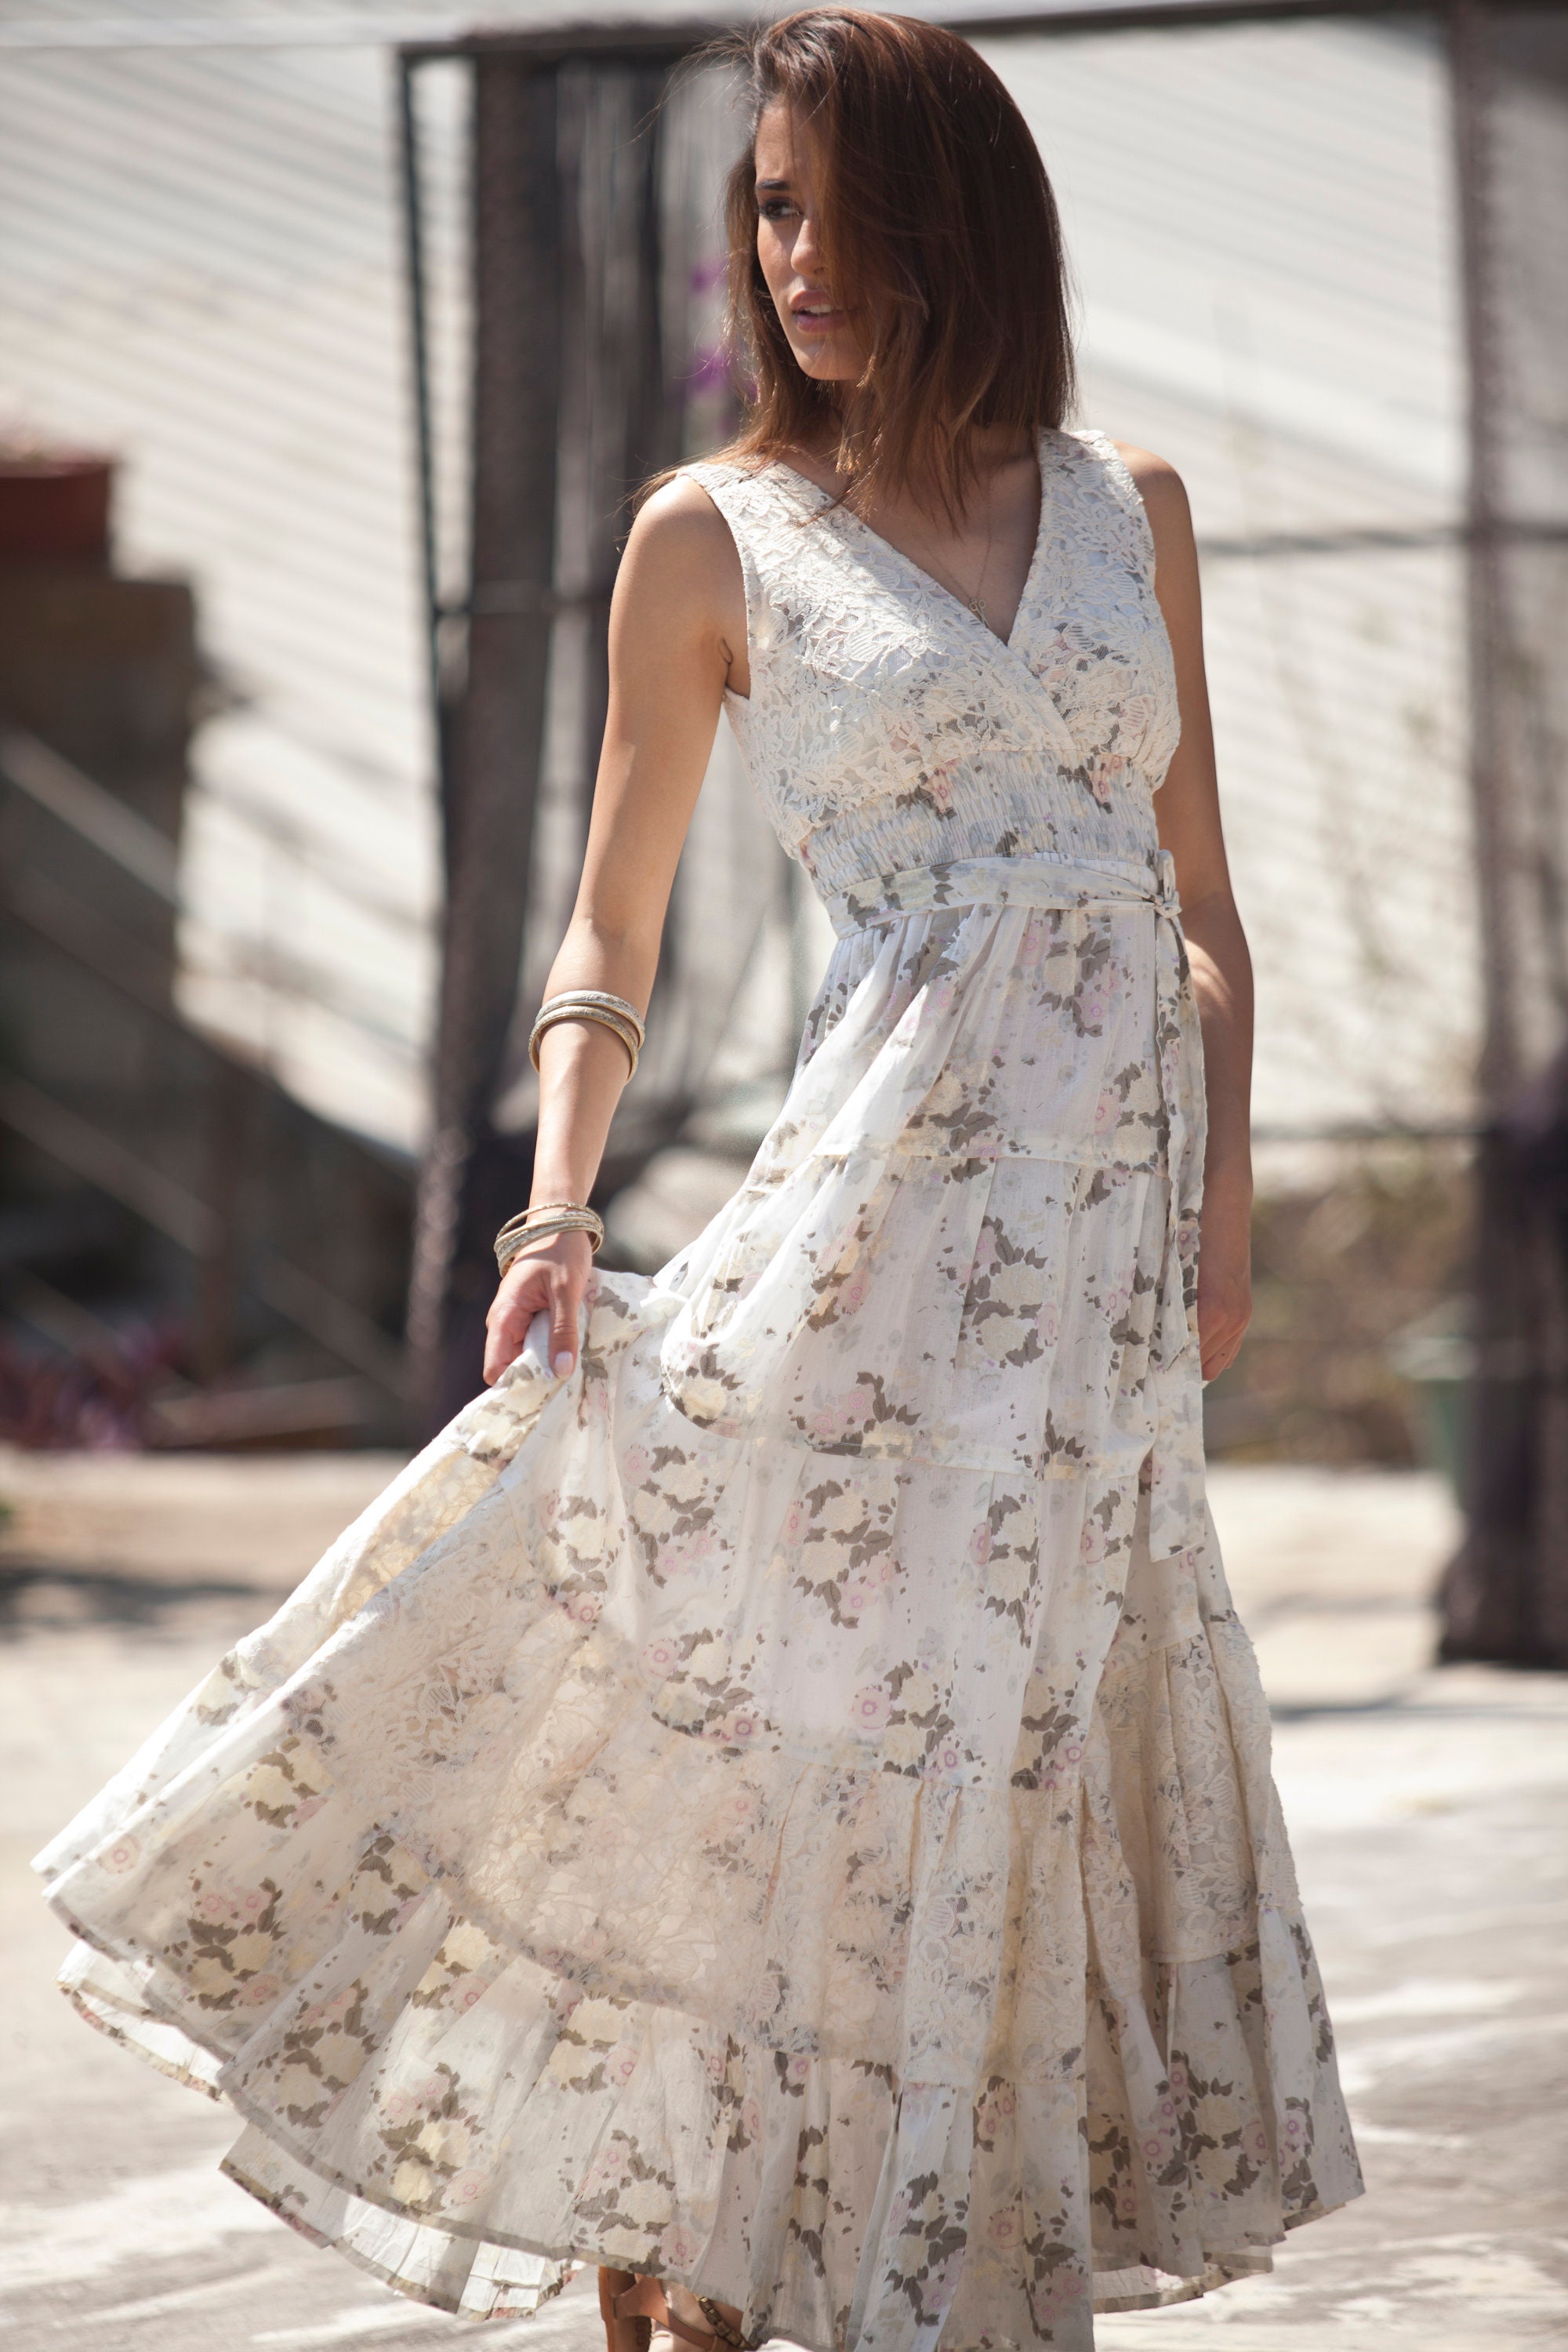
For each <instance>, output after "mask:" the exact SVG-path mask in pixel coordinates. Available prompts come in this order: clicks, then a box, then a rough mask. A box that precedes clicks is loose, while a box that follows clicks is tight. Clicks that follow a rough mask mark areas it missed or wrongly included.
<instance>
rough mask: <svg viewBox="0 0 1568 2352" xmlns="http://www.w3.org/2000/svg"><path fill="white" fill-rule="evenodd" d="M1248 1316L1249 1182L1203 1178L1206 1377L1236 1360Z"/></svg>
mask: <svg viewBox="0 0 1568 2352" xmlns="http://www.w3.org/2000/svg"><path fill="white" fill-rule="evenodd" d="M1251 1320H1252V1187H1251V1184H1250V1183H1249V1182H1247V1183H1243V1184H1229V1183H1227V1182H1226V1181H1225V1180H1224V1178H1223V1177H1215V1178H1213V1179H1210V1178H1208V1177H1205V1183H1204V1208H1203V1221H1202V1226H1201V1230H1200V1234H1199V1245H1198V1349H1199V1354H1200V1356H1201V1359H1202V1362H1203V1375H1204V1378H1205V1381H1213V1380H1217V1379H1218V1378H1219V1375H1220V1374H1221V1372H1223V1371H1226V1370H1228V1368H1229V1367H1230V1366H1231V1365H1232V1364H1233V1363H1234V1362H1235V1361H1236V1359H1237V1354H1238V1353H1239V1351H1240V1348H1241V1343H1242V1341H1243V1339H1245V1338H1246V1337H1247V1325H1248V1323H1250V1321H1251Z"/></svg>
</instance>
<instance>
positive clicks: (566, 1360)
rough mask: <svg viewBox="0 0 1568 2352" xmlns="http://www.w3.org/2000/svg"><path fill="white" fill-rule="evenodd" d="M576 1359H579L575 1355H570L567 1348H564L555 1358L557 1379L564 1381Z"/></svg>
mask: <svg viewBox="0 0 1568 2352" xmlns="http://www.w3.org/2000/svg"><path fill="white" fill-rule="evenodd" d="M576 1360H577V1359H576V1357H575V1356H572V1355H568V1353H567V1352H566V1349H564V1348H563V1349H562V1350H561V1353H560V1354H559V1355H558V1356H557V1357H556V1359H555V1377H556V1379H557V1380H558V1381H563V1380H564V1379H565V1377H566V1375H567V1373H568V1372H569V1371H570V1370H571V1369H572V1367H573V1365H574V1363H575V1362H576Z"/></svg>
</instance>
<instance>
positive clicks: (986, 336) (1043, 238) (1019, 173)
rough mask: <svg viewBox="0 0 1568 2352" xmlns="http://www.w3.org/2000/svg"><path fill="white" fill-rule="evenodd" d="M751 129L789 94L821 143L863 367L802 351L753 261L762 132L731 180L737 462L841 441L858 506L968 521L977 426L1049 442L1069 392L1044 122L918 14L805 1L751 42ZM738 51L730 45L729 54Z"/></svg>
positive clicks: (829, 231)
mask: <svg viewBox="0 0 1568 2352" xmlns="http://www.w3.org/2000/svg"><path fill="white" fill-rule="evenodd" d="M740 48H741V55H742V61H743V64H744V66H745V68H746V69H747V71H748V73H749V77H750V89H749V97H750V115H751V132H752V138H754V136H755V131H756V125H757V121H758V120H759V118H760V117H761V115H762V113H763V109H764V108H765V107H768V106H770V105H772V104H773V102H774V101H775V100H782V101H783V102H784V104H785V105H786V106H787V107H788V108H789V109H790V111H791V113H792V115H793V116H794V118H795V122H796V124H797V126H798V128H799V129H800V130H801V131H802V132H803V133H804V134H805V137H807V138H808V139H809V140H810V142H811V146H812V160H813V167H814V176H815V179H816V186H817V189H818V191H819V198H818V200H819V204H820V208H821V218H820V221H819V223H818V243H819V247H820V248H821V251H822V254H823V259H824V262H825V264H826V275H827V278H828V282H829V284H830V286H831V289H832V291H833V295H834V299H835V300H836V301H837V302H840V303H844V302H847V303H850V304H853V305H854V307H855V308H856V309H857V310H858V314H859V317H858V323H859V325H860V331H861V336H862V340H863V342H864V344H865V347H866V352H867V359H866V365H865V368H864V371H863V373H862V374H861V376H860V378H859V380H858V383H853V384H846V383H820V382H818V381H817V380H816V378H815V377H812V376H809V375H807V374H806V373H805V370H804V369H803V368H801V367H800V366H799V364H798V363H797V362H796V361H795V355H794V353H793V352H791V350H790V347H789V343H788V341H787V340H786V338H785V335H784V328H783V326H782V325H781V324H780V322H779V317H778V313H777V311H776V310H774V308H773V301H772V299H771V298H770V296H769V293H768V289H767V286H766V283H765V281H764V279H763V273H762V268H761V265H760V263H759V262H758V259H757V206H756V195H755V188H754V179H755V171H754V165H753V163H752V141H751V139H748V142H747V148H746V152H745V153H744V154H743V155H742V157H741V159H740V161H739V162H738V163H736V165H735V167H734V169H733V171H732V172H731V174H730V179H729V185H728V189H727V192H726V201H725V211H726V224H727V226H728V229H729V236H730V328H731V345H732V350H733V353H734V357H735V360H736V362H737V367H738V372H739V373H740V374H741V376H742V382H743V383H744V384H745V387H746V397H747V406H748V411H749V414H748V415H747V418H746V421H745V424H744V425H743V427H742V431H741V433H740V435H739V436H738V437H737V439H736V440H735V441H734V443H733V444H732V445H731V448H730V449H729V450H728V451H726V453H725V454H726V455H727V456H728V457H735V458H740V459H742V460H745V459H751V460H753V461H757V462H763V463H765V462H766V461H767V460H768V459H770V458H774V457H783V456H784V454H785V453H786V452H787V451H788V450H789V449H790V448H792V447H795V448H809V449H818V450H821V451H822V452H823V453H824V454H827V453H828V452H831V453H832V454H833V457H834V458H835V461H836V463H837V467H838V470H839V472H840V473H841V474H842V475H844V476H845V477H846V479H847V488H846V490H845V493H844V495H845V497H846V499H847V500H848V502H849V503H850V504H851V505H852V506H855V507H857V508H861V507H864V506H865V505H866V504H867V503H868V501H869V499H870V498H871V497H872V495H873V494H874V492H875V490H876V489H878V488H884V487H885V488H890V489H893V490H895V491H897V490H903V491H905V492H912V493H913V494H914V495H915V496H916V497H917V498H919V499H921V501H922V503H931V502H932V501H933V500H934V502H935V503H936V504H937V505H938V506H940V507H942V508H944V509H946V510H947V511H948V513H949V514H950V515H951V516H952V517H954V519H956V516H957V514H958V512H959V511H961V510H962V509H963V504H964V501H965V498H966V495H967V493H968V491H969V490H970V488H972V486H973V481H974V478H975V472H976V467H975V441H974V436H975V433H976V430H977V429H978V428H980V427H983V426H1000V427H1004V428H1011V429H1012V430H1013V431H1015V432H1016V433H1017V434H1018V436H1020V437H1023V436H1029V437H1031V438H1032V437H1033V436H1035V435H1036V434H1037V433H1038V432H1039V431H1040V430H1041V428H1042V427H1045V426H1055V425H1060V424H1061V422H1062V420H1063V417H1064V416H1065V415H1067V413H1068V409H1069V407H1070V404H1071V402H1072V398H1073V391H1074V383H1073V350H1072V333H1071V325H1070V320H1069V313H1068V304H1069V295H1068V271H1067V257H1066V255H1065V252H1064V250H1063V247H1062V236H1061V226H1060V223H1059V221H1058V215H1057V206H1056V199H1055V197H1054V196H1053V195H1052V194H1051V184H1050V181H1049V180H1048V178H1047V175H1046V167H1045V165H1044V163H1042V162H1041V160H1040V152H1039V150H1038V148H1037V146H1036V144H1035V142H1034V139H1033V137H1032V136H1031V134H1030V131H1029V128H1028V125H1027V124H1026V121H1024V118H1023V116H1022V115H1021V114H1020V113H1019V111H1018V109H1017V107H1016V105H1015V104H1014V102H1013V100H1012V99H1011V98H1010V97H1009V95H1008V93H1007V91H1006V90H1005V88H1004V87H1003V85H1002V83H1001V82H1000V81H999V80H998V79H997V77H996V75H995V74H994V73H993V71H992V70H991V68H990V67H989V66H988V65H987V64H986V63H985V61H984V58H982V57H980V56H979V55H978V53H977V52H976V51H975V50H974V49H973V48H971V47H970V46H969V44H968V42H967V41H962V40H960V39H959V38H958V37H957V36H956V35H955V34H952V33H949V32H945V31H943V30H942V27H940V26H936V25H927V24H921V23H920V22H919V21H918V20H917V19H915V18H914V17H911V16H880V15H872V14H870V13H869V12H868V11H865V10H861V9H858V8H846V7H826V8H805V9H802V10H801V12H800V13H799V14H798V15H797V16H786V17H784V19H783V20H782V21H781V22H779V23H777V24H773V25H769V26H765V27H763V28H761V29H759V30H758V31H756V32H755V33H753V34H751V35H749V36H746V37H743V39H742V43H741V45H740ZM734 53H735V51H734V49H733V48H731V55H733V54H734Z"/></svg>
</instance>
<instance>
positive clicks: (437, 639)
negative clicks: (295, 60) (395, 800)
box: [397, 57, 446, 763]
mask: <svg viewBox="0 0 1568 2352" xmlns="http://www.w3.org/2000/svg"><path fill="white" fill-rule="evenodd" d="M417 69H418V68H417V61H416V59H414V58H408V57H400V58H398V60H397V127H398V161H399V165H400V172H399V181H400V185H401V189H402V195H403V239H404V257H405V268H406V271H407V278H408V341H409V358H410V362H411V368H412V373H413V381H414V432H415V444H416V453H417V457H418V468H419V534H420V551H421V555H422V559H423V568H424V583H425V635H426V656H427V658H428V661H429V665H430V677H429V685H430V727H431V732H432V735H433V738H434V743H435V751H436V758H437V763H440V762H442V761H444V757H445V733H446V730H445V729H444V727H443V725H442V695H441V583H440V577H439V567H438V561H437V551H436V480H435V463H434V458H433V455H432V435H431V423H430V348H429V331H428V321H427V310H426V288H425V205H424V184H423V180H422V177H421V173H420V159H419V119H418V111H417V107H416V94H415V88H414V77H415V74H416V71H417Z"/></svg>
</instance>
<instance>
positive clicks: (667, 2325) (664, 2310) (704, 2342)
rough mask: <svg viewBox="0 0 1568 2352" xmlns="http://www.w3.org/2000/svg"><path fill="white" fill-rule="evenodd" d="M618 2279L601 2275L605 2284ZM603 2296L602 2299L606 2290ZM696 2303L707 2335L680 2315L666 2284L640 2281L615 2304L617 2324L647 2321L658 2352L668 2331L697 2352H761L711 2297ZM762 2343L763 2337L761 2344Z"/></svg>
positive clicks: (696, 2298) (697, 2297) (702, 2296)
mask: <svg viewBox="0 0 1568 2352" xmlns="http://www.w3.org/2000/svg"><path fill="white" fill-rule="evenodd" d="M615 2275H616V2273H614V2272H605V2271H601V2272H600V2273H599V2276H600V2278H601V2280H603V2279H605V2278H606V2277H614V2276H615ZM600 2292H601V2296H602V2294H603V2289H602V2288H601V2290H600ZM692 2301H693V2302H694V2303H695V2304H696V2305H697V2308H698V2310H699V2311H700V2313H701V2315H702V2316H703V2318H704V2319H705V2320H706V2321H707V2323H708V2333H707V2335H703V2334H702V2332H701V2331H700V2329H699V2328H696V2327H693V2326H691V2324H690V2322H689V2320H686V2319H682V2318H680V2317H679V2315H678V2314H677V2313H676V2311H675V2310H674V2308H673V2306H672V2305H671V2303H670V2299H669V2296H668V2294H667V2293H666V2292H665V2288H664V2284H663V2282H662V2281H661V2280H659V2279H656V2278H639V2279H637V2281H636V2282H635V2283H634V2284H633V2285H632V2286H631V2287H630V2289H629V2290H628V2291H626V2293H624V2294H618V2295H617V2296H616V2300H615V2315H616V2321H617V2323H619V2324H622V2325H625V2324H626V2323H628V2322H631V2321H633V2320H639V2319H641V2320H646V2321H647V2323H648V2324H649V2326H650V2327H651V2328H652V2330H653V2331H654V2345H655V2352H657V2345H658V2336H659V2335H661V2334H662V2333H664V2331H665V2330H667V2329H668V2333H669V2334H670V2335H671V2336H679V2338H680V2340H681V2342H682V2343H684V2344H689V2345H691V2346H692V2347H694V2352H720V2347H724V2352H757V2346H756V2344H754V2343H753V2342H752V2338H751V2337H750V2336H743V2335H742V2332H741V2330H740V2329H739V2328H738V2327H737V2326H735V2325H734V2324H733V2322H732V2321H731V2320H728V2319H726V2318H725V2316H724V2314H723V2313H722V2311H721V2309H720V2307H719V2305H717V2304H716V2303H715V2302H713V2300H712V2299H711V2297H710V2296H709V2295H705V2294H698V2295H693V2297H692ZM761 2340H762V2339H761V2338H760V2337H759V2338H758V2339H757V2342H758V2343H760V2342H761ZM612 2352H619V2347H612Z"/></svg>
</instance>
